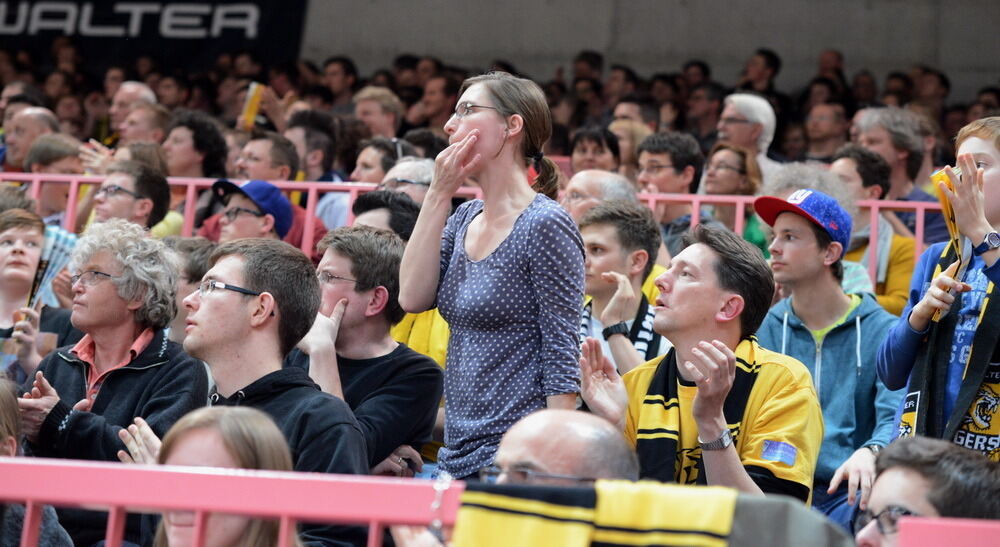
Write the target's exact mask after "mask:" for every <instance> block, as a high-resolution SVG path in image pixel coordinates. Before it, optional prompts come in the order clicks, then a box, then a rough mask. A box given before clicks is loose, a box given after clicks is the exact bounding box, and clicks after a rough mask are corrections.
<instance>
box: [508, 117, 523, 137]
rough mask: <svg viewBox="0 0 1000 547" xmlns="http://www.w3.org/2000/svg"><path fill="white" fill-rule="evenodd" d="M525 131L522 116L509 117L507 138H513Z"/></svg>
mask: <svg viewBox="0 0 1000 547" xmlns="http://www.w3.org/2000/svg"><path fill="white" fill-rule="evenodd" d="M522 131H524V118H522V117H521V115H520V114H511V115H510V116H508V117H507V136H509V137H513V136H514V135H517V134H519V133H521V132H522Z"/></svg>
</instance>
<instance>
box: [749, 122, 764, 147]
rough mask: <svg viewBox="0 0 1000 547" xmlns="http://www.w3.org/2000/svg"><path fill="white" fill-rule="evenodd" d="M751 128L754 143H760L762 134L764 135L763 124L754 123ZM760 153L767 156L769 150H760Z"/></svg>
mask: <svg viewBox="0 0 1000 547" xmlns="http://www.w3.org/2000/svg"><path fill="white" fill-rule="evenodd" d="M750 127H751V129H750V136H751V137H752V138H753V142H754V143H757V142H758V141H760V136H761V134H763V133H764V126H763V124H759V123H754V124H750ZM758 152H761V153H764V154H766V153H767V150H758Z"/></svg>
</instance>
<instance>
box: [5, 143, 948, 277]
mask: <svg viewBox="0 0 1000 547" xmlns="http://www.w3.org/2000/svg"><path fill="white" fill-rule="evenodd" d="M559 159H563V158H559ZM564 163H565V162H564ZM0 180H3V181H12V182H24V183H28V184H31V189H30V190H29V195H30V196H31V197H32V198H36V199H37V197H38V195H39V192H40V191H41V185H42V184H43V183H45V182H63V183H69V185H70V187H69V202H68V203H67V206H66V216H65V218H64V220H63V227H65V228H66V229H69V230H72V227H73V226H74V225H75V222H76V205H77V197H78V195H79V189H80V188H81V186H86V185H92V184H100V183H101V181H103V180H104V177H103V176H96V177H95V176H82V175H42V174H32V173H3V174H0ZM168 181H169V183H170V185H171V186H175V187H176V186H181V187H184V188H185V205H184V225H183V229H182V231H181V234H182V235H184V236H190V235H191V234H192V233H193V232H194V211H195V206H196V201H197V194H198V191H199V189H202V188H207V187H210V186H211V185H212V183H213V182H215V179H199V178H179V177H171V178H169V179H168ZM273 184H274V185H275V186H277V187H279V188H281V189H283V190H288V191H300V192H305V193H306V196H307V200H306V223H305V227H304V231H303V236H302V237H303V238H302V242H301V248H302V250H303V251H305V252H306V253H307V254H309V253H311V250H312V248H313V245H314V243H315V241H313V228H314V226H315V223H316V220H317V219H316V215H315V212H316V202H317V201H319V198H320V194H323V193H326V192H346V193H348V194H350V200H351V203H353V202H354V200H355V199H356V198H357V197H358V195H359V194H361V193H364V192H370V191H372V190H374V189H375V187H376V186H375V185H374V184H369V183H361V182H339V183H332V182H288V181H280V182H277V181H276V182H273ZM459 195H461V196H465V197H481V192H480V191H479V189H478V188H462V189H460V190H459ZM639 198H640V200H642V201H643V202H645V203H646V204H647V205H648V206H649V207H650V208H653V209H655V207H656V204H658V203H690V204H691V205H692V209H693V211H692V223H693V224H697V223H698V220H699V216H700V210H701V206H703V205H735V206H736V221H735V226H734V231H736V232H737V233H742V231H743V227H744V224H745V221H744V217H745V215H744V214H743V213H744V211H745V208H746V207H747V206H748V205H749V204H752V203H753V200H754V197H753V196H714V195H699V194H640V196H639ZM857 205H858V207H860V208H862V209H868V210H869V214H870V215H871V221H870V226H871V237H870V240H871V242H872V244H871V245H869V247H868V252H869V253H870V256H871V257H872V258H871V259H869V261H868V262H869V264H868V272H869V275H870V276H871V278H872V280H874V279H875V275H876V272H877V268H878V261H877V260H875V259H874V257H875V256H876V253H877V252H878V249H877V244H878V218H879V215H880V214H881V212H882V211H916V212H917V213H918V214H917V216H916V229H915V234H914V236H915V237H914V239H915V240H916V241H915V243H916V245H915V246H914V247H915V259H916V258H919V256H920V253H921V252H923V250H924V247H925V246H924V244H923V236H924V213H925V212H926V211H940V210H941V205H940V204H938V203H934V202H923V201H881V200H863V201H859V202H857ZM352 219H353V214H349V217H348V221H349V222H350V220H352Z"/></svg>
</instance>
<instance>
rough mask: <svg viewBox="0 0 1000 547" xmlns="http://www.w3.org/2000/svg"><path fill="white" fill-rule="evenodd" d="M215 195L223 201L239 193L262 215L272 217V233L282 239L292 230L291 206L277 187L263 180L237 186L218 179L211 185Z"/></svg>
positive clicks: (250, 181)
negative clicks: (252, 203)
mask: <svg viewBox="0 0 1000 547" xmlns="http://www.w3.org/2000/svg"><path fill="white" fill-rule="evenodd" d="M212 191H213V192H215V195H217V196H219V197H220V198H222V200H223V201H225V199H226V197H228V196H230V195H232V194H233V193H240V194H243V195H244V196H246V197H247V198H248V199H249V200H250V201H252V202H254V204H255V205H256V206H257V207H259V208H260V210H261V212H262V213H265V214H268V215H271V216H272V217H274V231H275V232H277V234H278V237H280V238H281V239H284V238H285V236H286V235H287V234H288V230H291V229H292V204H291V202H289V201H288V198H286V197H285V195H284V194H282V193H281V190H279V189H278V187H277V186H275V185H273V184H271V183H270V182H267V181H264V180H249V181H247V182H244V183H243V184H242V185H239V186H237V185H236V184H233V183H232V182H229V181H228V180H225V179H219V180H217V181H215V184H213V185H212Z"/></svg>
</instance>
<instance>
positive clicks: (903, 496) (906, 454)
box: [854, 437, 1000, 547]
mask: <svg viewBox="0 0 1000 547" xmlns="http://www.w3.org/2000/svg"><path fill="white" fill-rule="evenodd" d="M875 470H876V472H877V473H878V475H877V478H876V479H875V483H874V484H873V485H872V493H871V497H870V498H869V502H868V509H867V510H865V511H862V512H860V513H858V516H857V518H856V519H855V521H854V533H855V539H856V540H857V544H858V545H859V546H864V547H875V546H880V545H896V541H897V539H898V536H897V533H898V531H899V530H898V528H897V525H898V521H899V519H900V518H902V517H905V516H919V517H950V518H966V519H991V520H995V519H1000V481H998V475H997V470H998V469H997V464H996V463H994V462H991V461H989V460H987V459H986V458H985V457H984V456H983V455H982V454H980V453H978V452H973V451H971V450H968V449H965V448H962V447H960V446H958V445H956V444H954V443H951V442H948V441H942V440H939V439H931V438H928V437H910V438H905V439H899V440H897V441H896V442H894V443H892V444H890V445H889V446H888V447H886V449H885V450H883V451H882V453H881V454H879V456H878V460H876V462H875ZM984 541H986V540H985V539H984Z"/></svg>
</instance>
